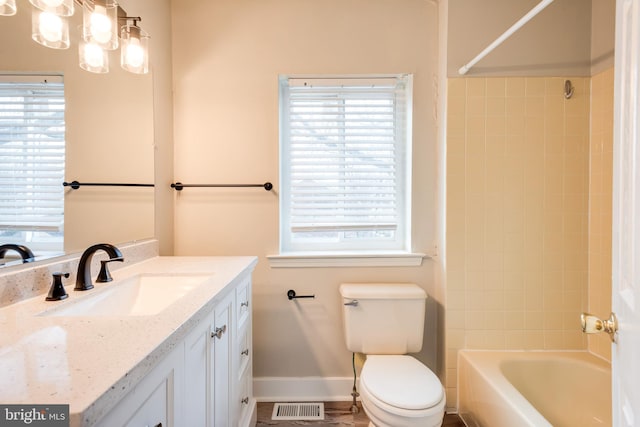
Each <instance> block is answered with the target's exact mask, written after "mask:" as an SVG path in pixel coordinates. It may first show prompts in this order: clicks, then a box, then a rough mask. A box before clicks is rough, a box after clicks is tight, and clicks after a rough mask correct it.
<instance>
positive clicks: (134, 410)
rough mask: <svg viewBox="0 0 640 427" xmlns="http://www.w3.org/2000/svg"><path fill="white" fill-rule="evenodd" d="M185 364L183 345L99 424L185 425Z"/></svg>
mask: <svg viewBox="0 0 640 427" xmlns="http://www.w3.org/2000/svg"><path fill="white" fill-rule="evenodd" d="M183 367H184V359H183V353H182V348H178V349H175V350H174V351H172V352H171V353H170V354H169V355H168V356H167V357H165V358H164V359H163V360H162V361H161V362H160V363H159V364H158V365H157V366H156V367H155V368H153V370H152V371H151V372H150V373H149V374H148V375H147V376H146V377H144V378H143V379H142V381H140V382H139V383H138V384H137V385H136V386H135V387H134V388H133V389H132V390H131V391H130V392H129V394H127V395H126V396H125V397H124V398H123V399H122V400H121V401H120V402H119V403H118V404H117V405H116V407H115V408H113V409H112V410H111V411H109V413H108V414H107V415H106V416H105V417H104V418H103V419H102V420H101V421H100V422H99V423H98V426H99V427H114V426H126V427H138V426H149V427H156V426H162V427H178V426H181V425H182V423H180V420H181V418H182V411H181V408H182V405H183V401H182V395H181V393H180V389H181V386H180V385H181V384H182V380H183V375H184V372H183Z"/></svg>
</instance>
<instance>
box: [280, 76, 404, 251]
mask: <svg viewBox="0 0 640 427" xmlns="http://www.w3.org/2000/svg"><path fill="white" fill-rule="evenodd" d="M411 83H412V80H411V76H408V75H403V76H392V77H388V76H384V77H373V78H293V77H281V79H280V109H281V112H280V171H281V177H280V182H281V199H280V200H281V201H280V223H281V224H280V246H281V253H310V252H331V253H339V252H349V253H353V252H384V251H402V252H407V251H409V250H410V246H411V244H410V231H411V230H410V224H411V221H410V194H411V192H410V183H411V179H410V164H411V163H410V160H411V152H410V151H411V150H410V148H411V130H410V124H411V108H410V107H411Z"/></svg>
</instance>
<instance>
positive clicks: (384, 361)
mask: <svg viewBox="0 0 640 427" xmlns="http://www.w3.org/2000/svg"><path fill="white" fill-rule="evenodd" d="M444 396H445V394H444V388H443V387H442V384H441V383H440V380H439V379H438V377H437V376H436V375H435V374H434V373H433V372H431V370H429V368H427V367H426V366H425V365H423V364H422V363H420V362H419V361H418V360H417V359H415V358H413V357H411V356H405V355H369V356H367V360H366V361H365V363H364V366H363V367H362V372H361V374H360V399H361V401H362V406H363V407H364V410H365V413H366V414H367V416H368V417H369V420H370V421H371V423H370V424H369V426H370V427H438V426H441V425H442V420H443V418H444V407H445V397H444Z"/></svg>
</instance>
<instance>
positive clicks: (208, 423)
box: [99, 274, 256, 427]
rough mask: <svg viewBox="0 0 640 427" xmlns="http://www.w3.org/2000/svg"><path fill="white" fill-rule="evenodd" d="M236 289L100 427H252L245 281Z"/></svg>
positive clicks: (248, 287) (227, 290)
mask: <svg viewBox="0 0 640 427" xmlns="http://www.w3.org/2000/svg"><path fill="white" fill-rule="evenodd" d="M236 283H237V284H236V285H235V286H227V287H226V288H225V289H223V290H222V291H221V292H220V293H219V294H218V295H217V296H216V300H217V301H218V302H217V303H216V304H215V306H214V308H213V310H212V311H211V312H209V313H208V314H207V315H206V317H205V318H204V319H203V320H202V321H200V322H199V323H198V324H197V325H195V326H194V327H193V328H192V329H191V330H190V331H189V332H188V333H187V335H186V336H185V337H184V339H183V341H182V342H181V343H180V344H179V345H177V346H176V348H175V349H174V350H173V351H172V352H171V354H170V355H169V356H167V357H166V358H165V359H164V360H162V361H161V362H160V363H159V364H158V365H157V366H156V367H155V368H154V369H153V371H152V372H151V373H150V374H149V375H147V376H146V377H145V378H144V379H143V380H142V381H141V382H140V383H139V384H138V385H137V386H136V387H135V389H134V390H133V391H132V392H130V393H129V394H128V395H127V396H126V397H125V398H124V399H123V400H122V401H121V402H120V403H118V405H117V406H116V408H115V409H113V410H112V411H111V412H110V413H109V414H108V415H107V416H106V417H105V418H104V419H103V420H102V421H101V422H100V423H99V426H100V427H117V426H131V427H133V426H143V427H144V426H149V427H155V426H159V425H161V426H162V427H182V426H185V427H186V426H198V427H249V426H255V423H256V402H255V399H254V398H253V395H252V380H253V379H252V369H251V351H252V349H251V306H250V304H251V302H250V300H251V276H250V275H248V274H247V275H246V276H244V277H242V278H240V280H237V281H236ZM147 383H148V384H147ZM144 393H146V395H144ZM143 395H144V396H143ZM147 413H149V414H151V415H149V416H147V415H146V414H147ZM152 415H153V416H152Z"/></svg>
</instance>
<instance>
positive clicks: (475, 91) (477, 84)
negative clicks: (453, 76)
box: [466, 78, 487, 97]
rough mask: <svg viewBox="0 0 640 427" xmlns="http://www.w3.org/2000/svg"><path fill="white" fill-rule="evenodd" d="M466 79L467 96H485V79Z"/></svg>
mask: <svg viewBox="0 0 640 427" xmlns="http://www.w3.org/2000/svg"><path fill="white" fill-rule="evenodd" d="M466 81H467V96H468V97H472V96H485V95H486V93H487V90H486V79H484V78H469V79H466Z"/></svg>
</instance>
